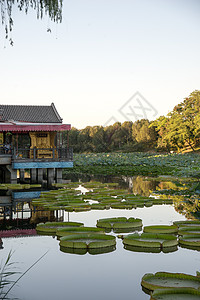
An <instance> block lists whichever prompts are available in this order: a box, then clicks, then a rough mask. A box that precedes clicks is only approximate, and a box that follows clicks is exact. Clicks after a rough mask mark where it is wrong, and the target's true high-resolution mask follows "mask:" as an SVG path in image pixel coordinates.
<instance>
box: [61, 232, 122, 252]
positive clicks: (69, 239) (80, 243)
mask: <svg viewBox="0 0 200 300" xmlns="http://www.w3.org/2000/svg"><path fill="white" fill-rule="evenodd" d="M115 245H116V238H115V236H113V235H106V234H98V233H92V234H91V233H83V234H74V235H68V236H64V237H61V238H60V247H62V248H64V247H65V248H76V249H95V248H104V247H112V246H115Z"/></svg>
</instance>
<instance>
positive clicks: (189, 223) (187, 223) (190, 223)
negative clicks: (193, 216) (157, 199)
mask: <svg viewBox="0 0 200 300" xmlns="http://www.w3.org/2000/svg"><path fill="white" fill-rule="evenodd" d="M173 224H174V225H176V226H178V227H179V228H180V227H186V226H200V221H198V220H185V221H175V222H173Z"/></svg>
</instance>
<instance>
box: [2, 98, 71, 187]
mask: <svg viewBox="0 0 200 300" xmlns="http://www.w3.org/2000/svg"><path fill="white" fill-rule="evenodd" d="M70 129H71V125H69V124H63V123H62V119H61V117H60V115H59V114H58V112H57V110H56V108H55V105H54V104H53V103H52V104H51V105H50V106H34V105H0V168H1V172H2V174H3V177H4V181H5V182H11V183H16V182H17V170H19V171H20V177H21V179H23V174H24V170H25V169H29V170H30V174H31V181H32V182H39V183H40V182H42V181H43V176H44V174H45V176H47V179H48V183H49V184H51V183H52V182H53V181H54V180H55V181H56V182H61V181H62V169H63V168H69V167H73V157H72V151H71V149H70V148H69V145H68V132H69V130H70ZM63 134H65V144H64V139H63Z"/></svg>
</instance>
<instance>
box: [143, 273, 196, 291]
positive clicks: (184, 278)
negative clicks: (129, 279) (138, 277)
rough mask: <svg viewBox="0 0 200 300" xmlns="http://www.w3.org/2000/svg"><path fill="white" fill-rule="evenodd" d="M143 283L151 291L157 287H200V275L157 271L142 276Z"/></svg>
mask: <svg viewBox="0 0 200 300" xmlns="http://www.w3.org/2000/svg"><path fill="white" fill-rule="evenodd" d="M141 285H142V287H143V288H145V289H146V290H148V291H149V292H151V291H154V290H156V289H164V288H173V289H175V288H182V287H185V288H195V289H199V288H200V277H197V276H193V275H188V274H183V273H168V272H157V273H155V274H151V273H149V274H145V275H144V276H143V278H142V282H141Z"/></svg>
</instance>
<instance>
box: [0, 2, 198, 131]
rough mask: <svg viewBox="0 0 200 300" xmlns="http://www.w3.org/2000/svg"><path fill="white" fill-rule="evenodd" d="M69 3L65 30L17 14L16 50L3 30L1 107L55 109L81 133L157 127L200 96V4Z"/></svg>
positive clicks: (32, 15)
mask: <svg viewBox="0 0 200 300" xmlns="http://www.w3.org/2000/svg"><path fill="white" fill-rule="evenodd" d="M63 2H64V4H63V21H62V23H61V24H54V23H52V22H51V21H49V20H48V18H47V17H44V18H43V20H42V21H41V20H37V18H36V13H34V12H32V11H29V13H28V15H26V14H25V13H20V12H17V11H14V16H13V18H14V29H13V34H12V38H13V40H14V46H13V47H11V46H9V43H8V42H7V41H5V39H4V32H3V28H1V31H0V34H1V37H0V82H1V101H0V103H1V104H27V105H50V104H51V102H54V104H55V105H56V107H57V109H58V112H59V114H60V115H61V117H62V118H63V121H64V123H70V124H72V126H74V127H76V128H79V129H80V128H84V127H85V126H87V125H90V126H94V125H105V124H109V123H114V121H116V120H117V121H120V122H124V121H126V120H132V121H135V120H136V119H138V118H140V117H141V118H142V117H145V116H147V117H148V118H149V119H155V118H157V117H158V116H160V115H166V114H167V113H168V112H169V111H171V110H172V109H173V107H174V106H175V105H176V104H178V103H179V102H181V101H182V100H183V99H184V98H185V97H187V96H189V94H190V93H191V92H192V91H194V90H199V89H200V39H199V35H200V0H63ZM49 27H50V29H51V33H49V32H47V29H48V28H49ZM137 92H139V93H137ZM136 93H137V94H136ZM132 96H133V97H132ZM138 97H139V98H138ZM138 99H139V100H138ZM137 107H139V108H137ZM141 107H142V108H143V109H141Z"/></svg>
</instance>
